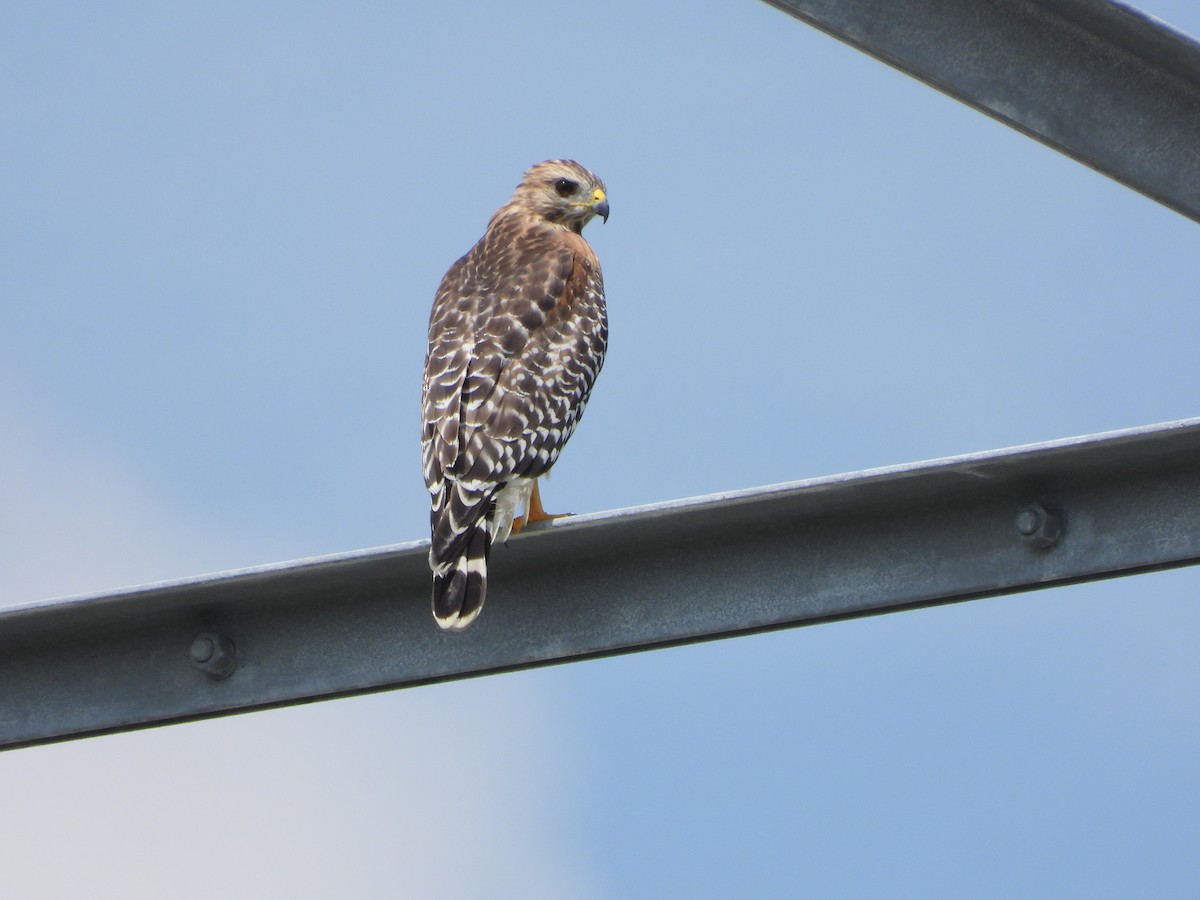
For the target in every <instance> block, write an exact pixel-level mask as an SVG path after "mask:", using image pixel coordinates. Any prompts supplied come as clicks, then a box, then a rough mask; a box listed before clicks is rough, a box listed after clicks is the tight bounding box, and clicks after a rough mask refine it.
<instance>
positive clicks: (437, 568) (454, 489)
mask: <svg viewBox="0 0 1200 900" xmlns="http://www.w3.org/2000/svg"><path fill="white" fill-rule="evenodd" d="M499 489H500V485H496V484H486V485H480V486H478V487H476V486H474V485H468V484H463V483H462V482H458V481H451V480H449V479H447V480H445V481H443V482H442V483H441V484H440V485H439V486H438V488H437V489H436V490H435V492H434V502H433V508H432V510H431V515H430V524H431V526H432V541H431V542H430V547H429V565H430V568H432V569H433V617H434V619H436V620H437V623H438V625H440V626H441V627H442V628H445V629H447V630H450V631H462V630H463V629H464V628H466V627H467V626H468V625H470V624H471V623H472V622H474V621H475V618H476V616H478V615H479V611H480V610H481V609H482V608H483V601H484V598H485V597H486V596H487V563H488V554H489V553H490V552H491V549H492V539H491V535H490V533H489V528H490V521H491V518H492V510H493V509H494V508H495V500H494V497H495V494H496V492H497V491H498V490H499Z"/></svg>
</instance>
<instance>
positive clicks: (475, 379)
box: [421, 159, 608, 631]
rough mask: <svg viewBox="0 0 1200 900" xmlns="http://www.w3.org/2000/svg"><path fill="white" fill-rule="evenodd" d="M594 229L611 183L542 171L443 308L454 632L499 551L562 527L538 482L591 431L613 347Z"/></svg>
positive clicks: (435, 542)
mask: <svg viewBox="0 0 1200 900" xmlns="http://www.w3.org/2000/svg"><path fill="white" fill-rule="evenodd" d="M595 216H600V218H601V219H603V220H604V221H608V199H607V197H606V194H605V188H604V182H602V181H601V180H600V179H599V178H597V177H596V176H595V175H593V174H592V173H591V172H589V171H588V170H587V169H585V168H584V167H583V166H581V165H580V164H579V163H577V162H575V161H573V160H566V159H553V160H548V161H546V162H541V163H538V164H537V165H535V166H533V167H532V168H531V169H529V170H528V171H527V172H525V175H524V177H523V178H522V179H521V183H520V184H519V185H517V189H516V192H515V193H514V194H513V195H512V198H511V199H510V200H509V201H508V202H507V203H506V204H504V206H502V207H500V209H498V210H497V211H496V213H495V215H493V216H492V218H491V221H490V222H488V227H487V233H486V234H484V236H483V237H482V238H480V239H479V243H477V244H476V245H475V246H474V247H472V248H471V250H470V251H469V252H468V253H467V255H466V256H464V257H462V258H461V259H460V260H458V261H457V262H456V263H454V265H452V266H451V267H450V270H449V271H448V272H447V273H446V276H445V277H444V278H443V279H442V283H441V286H440V287H439V288H438V292H437V295H436V296H435V297H434V301H433V312H432V313H431V314H430V317H429V350H428V352H427V353H426V356H425V379H424V385H423V389H422V397H421V407H422V414H423V418H424V430H423V432H422V437H421V451H422V462H423V464H424V469H425V485H426V486H427V487H428V488H429V494H430V532H431V541H430V548H429V566H430V568H431V569H433V616H434V618H435V619H436V620H437V623H438V625H440V626H441V627H442V628H445V629H450V630H454V631H461V630H462V629H464V628H466V627H467V626H468V625H470V624H471V623H472V622H473V621H474V620H475V618H476V616H478V615H479V611H480V609H482V607H483V601H484V598H485V596H486V594H487V561H488V554H489V551H490V550H491V546H492V544H493V543H495V542H496V541H505V540H507V539H508V536H509V534H510V532H513V531H519V530H520V529H521V528H522V527H523V526H524V525H526V524H528V523H529V522H533V521H538V520H539V519H547V518H553V517H552V516H547V515H546V513H545V511H544V510H543V509H542V505H541V499H540V497H539V496H538V490H537V479H538V477H539V476H540V475H544V474H546V473H547V472H548V471H550V467H551V466H553V465H554V462H555V460H557V459H558V454H559V453H560V452H562V448H563V446H564V445H565V444H566V443H567V440H568V439H569V438H570V437H571V434H572V432H574V431H575V426H576V425H578V424H579V417H580V416H582V415H583V409H584V407H585V406H586V405H587V401H588V396H589V395H590V393H591V390H592V385H593V384H594V383H595V381H596V376H597V375H598V374H599V373H600V367H601V365H603V363H604V353H605V350H606V349H607V346H608V316H607V313H606V311H605V306H604V279H603V277H602V276H601V274H600V262H599V261H598V260H597V259H596V254H595V253H593V252H592V248H591V247H590V246H588V243H587V241H585V240H584V239H583V234H582V232H583V227H584V226H585V225H587V223H588V222H590V221H591V220H592V218H593V217H595ZM518 509H523V510H524V514H523V515H522V516H521V517H519V518H518V517H517V511H518Z"/></svg>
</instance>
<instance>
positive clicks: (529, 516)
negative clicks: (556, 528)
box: [512, 478, 571, 534]
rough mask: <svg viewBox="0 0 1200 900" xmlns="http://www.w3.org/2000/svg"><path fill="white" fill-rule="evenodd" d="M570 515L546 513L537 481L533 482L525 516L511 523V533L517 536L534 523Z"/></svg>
mask: <svg viewBox="0 0 1200 900" xmlns="http://www.w3.org/2000/svg"><path fill="white" fill-rule="evenodd" d="M569 515H571V514H570V513H554V514H551V513H548V512H546V510H544V509H543V508H542V494H541V492H540V491H539V490H538V483H537V479H536V478H535V479H534V481H533V490H532V491H531V492H530V494H529V503H528V504H526V509H525V515H523V516H521V517H520V518H519V519H517V520H516V521H514V522H513V527H512V533H513V534H519V533H520V531H521V529H522V528H524V527H525V526H526V525H532V524H534V523H535V522H548V521H550V520H551V519H561V518H563V516H569Z"/></svg>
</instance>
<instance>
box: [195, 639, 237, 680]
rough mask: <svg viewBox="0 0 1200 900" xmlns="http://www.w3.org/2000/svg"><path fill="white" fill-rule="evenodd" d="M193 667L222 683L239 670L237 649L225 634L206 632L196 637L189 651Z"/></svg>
mask: <svg viewBox="0 0 1200 900" xmlns="http://www.w3.org/2000/svg"><path fill="white" fill-rule="evenodd" d="M188 657H189V658H190V659H191V661H192V665H193V666H195V667H196V668H197V669H199V670H200V671H201V672H203V673H204V674H205V675H207V676H208V677H209V678H211V679H212V680H213V681H222V680H223V679H226V678H228V677H229V676H230V675H232V674H233V671H234V669H236V668H237V665H238V660H237V648H236V647H234V645H233V641H231V640H230V639H229V638H227V637H226V636H225V635H223V634H215V633H214V632H211V631H205V632H203V633H201V634H198V635H196V637H195V639H193V641H192V645H191V647H190V648H189V649H188Z"/></svg>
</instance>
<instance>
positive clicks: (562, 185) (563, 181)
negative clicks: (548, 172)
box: [554, 178, 579, 197]
mask: <svg viewBox="0 0 1200 900" xmlns="http://www.w3.org/2000/svg"><path fill="white" fill-rule="evenodd" d="M554 190H556V191H558V196H560V197H570V196H571V195H572V194H573V193H575V192H576V191H577V190H579V185H578V183H576V182H574V181H572V180H571V179H570V178H560V179H558V181H556V182H554Z"/></svg>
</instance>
